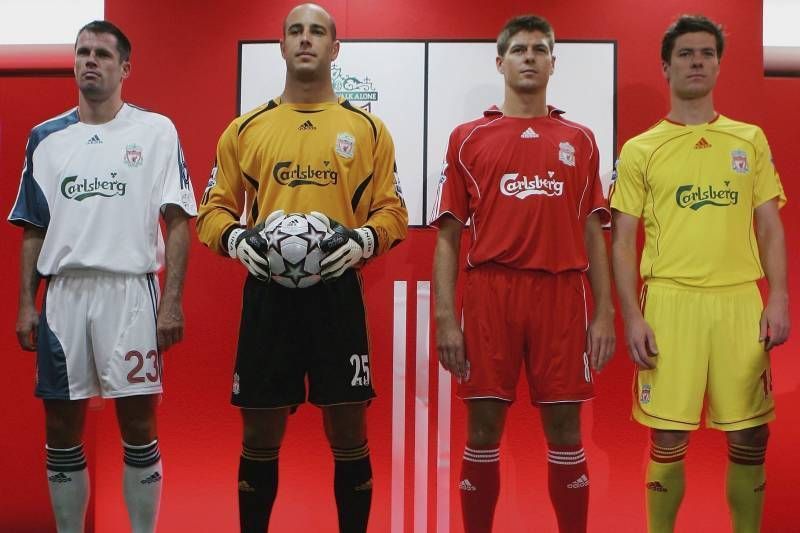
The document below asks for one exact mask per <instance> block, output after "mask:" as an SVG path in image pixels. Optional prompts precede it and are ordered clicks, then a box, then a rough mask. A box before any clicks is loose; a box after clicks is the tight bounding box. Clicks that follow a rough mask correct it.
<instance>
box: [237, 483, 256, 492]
mask: <svg viewBox="0 0 800 533" xmlns="http://www.w3.org/2000/svg"><path fill="white" fill-rule="evenodd" d="M255 491H256V489H254V488H253V487H251V486H250V483H248V482H247V481H245V480H242V481H240V482H239V492H255Z"/></svg>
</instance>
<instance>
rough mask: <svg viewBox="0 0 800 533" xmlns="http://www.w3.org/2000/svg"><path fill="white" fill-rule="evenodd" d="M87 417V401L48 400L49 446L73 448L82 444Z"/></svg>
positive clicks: (46, 410) (47, 430)
mask: <svg viewBox="0 0 800 533" xmlns="http://www.w3.org/2000/svg"><path fill="white" fill-rule="evenodd" d="M85 417H86V400H46V401H45V430H46V433H47V445H48V446H50V447H52V448H72V447H74V446H77V445H78V444H80V443H81V439H82V437H83V424H84V420H85Z"/></svg>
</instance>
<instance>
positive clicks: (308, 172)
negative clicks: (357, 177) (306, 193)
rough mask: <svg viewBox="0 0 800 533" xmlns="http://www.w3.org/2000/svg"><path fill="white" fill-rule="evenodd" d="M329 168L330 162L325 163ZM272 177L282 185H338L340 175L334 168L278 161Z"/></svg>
mask: <svg viewBox="0 0 800 533" xmlns="http://www.w3.org/2000/svg"><path fill="white" fill-rule="evenodd" d="M324 164H325V166H326V167H327V166H328V165H330V161H325V162H324ZM272 177H273V178H275V181H277V182H278V183H280V184H281V185H288V186H289V187H297V186H298V185H320V186H324V185H336V182H337V181H338V180H339V173H338V172H336V170H335V169H333V168H325V169H318V168H314V167H312V166H311V165H304V166H300V165H299V164H296V163H292V162H291V161H278V162H277V163H275V166H274V167H273V169H272Z"/></svg>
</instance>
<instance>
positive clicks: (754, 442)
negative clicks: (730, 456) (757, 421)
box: [726, 424, 769, 447]
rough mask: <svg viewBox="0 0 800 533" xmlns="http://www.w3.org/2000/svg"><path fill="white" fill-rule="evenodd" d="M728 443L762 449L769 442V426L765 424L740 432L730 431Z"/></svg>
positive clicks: (727, 434) (727, 435)
mask: <svg viewBox="0 0 800 533" xmlns="http://www.w3.org/2000/svg"><path fill="white" fill-rule="evenodd" d="M726 437H727V439H728V442H729V443H731V444H738V445H740V446H753V447H762V446H766V445H767V441H768V440H769V426H768V425H766V424H763V425H761V426H756V427H753V428H747V429H741V430H739V431H729V432H728V433H726Z"/></svg>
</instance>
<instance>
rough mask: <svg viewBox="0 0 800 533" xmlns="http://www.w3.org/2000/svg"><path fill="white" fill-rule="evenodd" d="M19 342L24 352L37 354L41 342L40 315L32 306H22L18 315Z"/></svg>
mask: <svg viewBox="0 0 800 533" xmlns="http://www.w3.org/2000/svg"><path fill="white" fill-rule="evenodd" d="M17 340H18V341H19V345H20V346H21V347H22V349H23V350H25V351H27V352H35V351H36V346H37V343H38V340H39V315H38V313H37V312H36V308H35V307H33V306H32V305H25V306H20V308H19V311H18V313H17Z"/></svg>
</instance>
